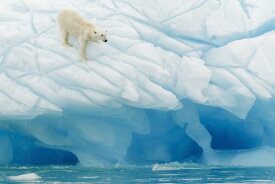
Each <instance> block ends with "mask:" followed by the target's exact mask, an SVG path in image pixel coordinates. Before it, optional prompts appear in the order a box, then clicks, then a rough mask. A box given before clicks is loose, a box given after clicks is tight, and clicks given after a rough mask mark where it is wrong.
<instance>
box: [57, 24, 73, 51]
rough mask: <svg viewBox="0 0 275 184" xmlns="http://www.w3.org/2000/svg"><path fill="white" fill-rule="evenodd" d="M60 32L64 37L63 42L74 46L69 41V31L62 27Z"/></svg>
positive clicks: (66, 45)
mask: <svg viewBox="0 0 275 184" xmlns="http://www.w3.org/2000/svg"><path fill="white" fill-rule="evenodd" d="M60 33H61V37H62V44H63V45H64V46H65V47H72V46H73V45H72V44H70V43H69V33H68V32H67V31H66V30H65V29H62V28H60Z"/></svg>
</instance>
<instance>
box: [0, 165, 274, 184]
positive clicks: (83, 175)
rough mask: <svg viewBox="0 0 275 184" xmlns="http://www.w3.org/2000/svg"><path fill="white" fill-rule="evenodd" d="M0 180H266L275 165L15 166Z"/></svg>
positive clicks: (0, 172)
mask: <svg viewBox="0 0 275 184" xmlns="http://www.w3.org/2000/svg"><path fill="white" fill-rule="evenodd" d="M26 174H27V175H26ZM18 176H19V177H18ZM20 176H21V177H20ZM22 176H23V177H22ZM0 183H1V184H2V183H21V184H22V183H28V184H31V183H52V184H59V183H60V184H62V183H99V184H100V183H129V184H132V183H166V184H168V183H169V184H172V183H196V184H199V183H212V184H214V183H231V184H233V183H255V184H267V183H275V167H206V166H198V165H182V166H177V165H172V166H169V165H168V166H167V165H155V166H113V167H98V168H94V167H80V166H51V167H29V166H28V167H15V166H14V167H0Z"/></svg>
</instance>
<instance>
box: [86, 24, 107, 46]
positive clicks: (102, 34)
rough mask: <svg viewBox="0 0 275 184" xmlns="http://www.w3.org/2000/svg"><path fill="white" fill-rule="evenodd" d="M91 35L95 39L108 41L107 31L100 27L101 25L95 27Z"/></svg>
mask: <svg viewBox="0 0 275 184" xmlns="http://www.w3.org/2000/svg"><path fill="white" fill-rule="evenodd" d="M90 36H91V38H92V39H93V40H96V41H97V40H101V41H103V42H107V41H108V40H107V31H104V30H102V29H100V28H99V27H96V26H95V27H94V28H93V30H92V32H91V33H90Z"/></svg>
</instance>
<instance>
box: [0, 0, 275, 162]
mask: <svg viewBox="0 0 275 184" xmlns="http://www.w3.org/2000/svg"><path fill="white" fill-rule="evenodd" d="M64 8H71V9H75V10H76V11H78V12H79V13H80V14H81V15H82V16H83V17H85V19H87V20H90V21H91V22H93V23H95V24H96V25H98V26H100V27H102V28H104V29H107V30H108V43H107V44H105V43H99V44H94V43H92V44H89V46H88V49H87V54H88V57H89V58H92V61H90V62H82V61H81V59H80V58H79V56H78V44H77V39H76V38H74V37H71V38H70V42H71V43H72V44H73V47H72V48H65V47H63V46H62V44H61V41H60V36H59V33H58V27H57V23H56V15H57V13H58V12H59V11H61V10H62V9H64ZM274 12H275V3H274V0H262V1H258V0H171V1H166V0H156V1H146V0H127V1H126V0H116V1H114V0H102V1H95V0H78V1H74V0H59V1H51V0H40V1H35V0H2V1H1V2H0V20H1V24H0V144H1V146H2V147H1V148H2V149H0V164H1V165H7V164H22V165H28V164H31V165H35V164H46V165H49V164H77V163H79V164H81V165H92V166H100V165H106V164H107V165H108V164H137V165H139V164H155V163H160V164H161V163H168V162H179V163H182V162H187V163H190V162H192V163H199V164H208V165H227V164H230V165H256V166H260V165H271V166H275V159H274V158H275V124H274V120H275V115H274V108H275V100H274V96H275V64H274V62H275V52H274V48H275V13H274ZM259 158H261V159H259Z"/></svg>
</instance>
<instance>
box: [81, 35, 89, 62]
mask: <svg viewBox="0 0 275 184" xmlns="http://www.w3.org/2000/svg"><path fill="white" fill-rule="evenodd" d="M79 44H80V48H79V52H80V57H81V59H83V60H84V61H89V58H87V56H86V49H87V44H88V40H87V39H83V38H81V37H80V38H79Z"/></svg>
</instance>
